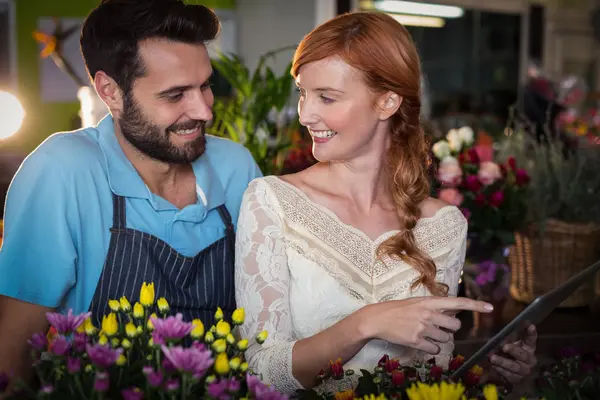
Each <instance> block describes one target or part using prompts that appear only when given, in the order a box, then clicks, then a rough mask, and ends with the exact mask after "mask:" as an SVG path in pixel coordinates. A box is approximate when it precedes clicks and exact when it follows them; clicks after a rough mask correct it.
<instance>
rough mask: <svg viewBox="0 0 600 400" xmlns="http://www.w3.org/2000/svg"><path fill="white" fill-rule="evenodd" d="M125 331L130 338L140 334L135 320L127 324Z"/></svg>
mask: <svg viewBox="0 0 600 400" xmlns="http://www.w3.org/2000/svg"><path fill="white" fill-rule="evenodd" d="M125 333H126V334H127V336H129V337H130V338H134V337H136V336H137V335H138V330H137V326H135V325H134V324H133V322H129V323H128V324H127V325H125Z"/></svg>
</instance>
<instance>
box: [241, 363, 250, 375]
mask: <svg viewBox="0 0 600 400" xmlns="http://www.w3.org/2000/svg"><path fill="white" fill-rule="evenodd" d="M246 371H248V363H247V362H243V363H241V364H240V372H242V373H243V372H246Z"/></svg>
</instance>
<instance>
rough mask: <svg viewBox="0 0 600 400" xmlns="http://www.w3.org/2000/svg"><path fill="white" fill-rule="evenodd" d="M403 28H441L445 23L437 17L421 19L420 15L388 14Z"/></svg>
mask: <svg viewBox="0 0 600 400" xmlns="http://www.w3.org/2000/svg"><path fill="white" fill-rule="evenodd" d="M389 15H390V16H392V17H393V18H394V19H395V20H396V21H398V22H400V23H401V24H402V25H405V26H423V27H426V28H441V27H443V26H444V25H446V21H444V20H443V19H442V18H438V17H422V16H420V15H404V14H389Z"/></svg>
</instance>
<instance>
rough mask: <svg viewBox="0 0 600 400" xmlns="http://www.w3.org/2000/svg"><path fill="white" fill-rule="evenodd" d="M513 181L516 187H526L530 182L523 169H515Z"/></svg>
mask: <svg viewBox="0 0 600 400" xmlns="http://www.w3.org/2000/svg"><path fill="white" fill-rule="evenodd" d="M515 179H516V182H517V185H519V186H523V185H527V184H528V183H529V181H530V180H531V178H529V174H528V173H527V171H525V170H524V169H523V168H519V169H517V171H516V172H515Z"/></svg>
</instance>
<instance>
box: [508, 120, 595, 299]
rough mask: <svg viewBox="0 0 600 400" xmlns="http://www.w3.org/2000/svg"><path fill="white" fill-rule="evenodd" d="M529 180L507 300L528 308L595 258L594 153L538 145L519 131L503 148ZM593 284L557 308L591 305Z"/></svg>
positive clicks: (584, 146) (584, 147) (586, 148)
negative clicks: (524, 303) (525, 208)
mask: <svg viewBox="0 0 600 400" xmlns="http://www.w3.org/2000/svg"><path fill="white" fill-rule="evenodd" d="M504 148H505V150H506V149H509V152H510V154H512V155H514V156H516V157H517V159H518V160H519V162H520V164H522V165H524V166H525V169H526V170H527V173H528V174H529V176H531V184H530V185H529V186H528V188H527V196H526V199H527V210H528V212H527V218H526V222H527V224H526V225H525V227H524V229H522V230H520V231H519V232H518V233H517V234H516V237H515V238H516V241H515V245H514V247H513V248H512V249H511V251H510V255H509V260H510V266H511V269H512V283H511V287H510V292H511V295H512V296H513V297H514V298H515V299H516V300H519V301H523V302H531V301H533V299H535V298H536V297H538V296H540V295H542V294H543V293H545V292H547V291H549V290H551V289H552V288H554V287H556V286H557V285H558V284H560V283H562V282H564V281H565V280H567V279H569V278H570V277H571V276H573V275H575V274H577V273H578V272H580V271H581V270H582V269H584V268H585V267H587V266H588V265H590V264H591V263H593V262H594V261H596V260H597V259H598V258H599V257H600V197H599V196H600V195H599V194H598V193H599V190H600V173H598V171H599V170H598V166H599V165H600V149H599V148H598V146H595V145H591V144H590V143H589V142H587V143H586V142H585V141H581V142H579V143H578V146H577V147H575V148H569V149H567V148H566V147H565V146H564V144H562V142H561V141H560V139H554V138H552V137H550V136H549V137H548V139H547V140H546V141H543V142H538V141H536V140H534V139H532V138H531V136H530V135H526V134H525V132H523V130H520V131H518V132H516V133H515V134H514V135H513V136H512V137H511V138H510V139H508V140H507V142H506V143H505V144H504ZM593 297H594V293H593V284H592V282H590V283H589V284H587V285H584V286H582V287H580V288H579V289H578V290H577V291H576V292H575V293H574V294H573V295H572V296H571V297H569V298H568V299H567V300H566V301H565V302H563V303H562V304H561V306H562V307H577V306H585V305H588V304H590V303H591V302H592V301H593Z"/></svg>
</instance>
